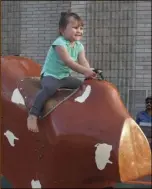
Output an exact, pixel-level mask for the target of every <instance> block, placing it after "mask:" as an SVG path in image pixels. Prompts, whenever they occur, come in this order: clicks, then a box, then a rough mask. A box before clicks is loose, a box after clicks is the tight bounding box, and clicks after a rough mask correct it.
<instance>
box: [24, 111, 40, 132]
mask: <svg viewBox="0 0 152 189" xmlns="http://www.w3.org/2000/svg"><path fill="white" fill-rule="evenodd" d="M27 128H28V130H30V131H32V132H36V133H37V132H39V128H38V125H37V117H36V116H35V115H31V114H30V115H29V116H28V118H27Z"/></svg>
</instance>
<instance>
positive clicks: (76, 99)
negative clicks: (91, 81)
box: [75, 85, 91, 103]
mask: <svg viewBox="0 0 152 189" xmlns="http://www.w3.org/2000/svg"><path fill="white" fill-rule="evenodd" d="M90 93H91V86H90V85H88V86H87V87H86V89H85V91H84V93H83V94H82V95H81V96H79V97H77V98H75V101H76V102H80V103H82V102H84V101H85V100H86V99H87V98H88V96H89V95H90Z"/></svg>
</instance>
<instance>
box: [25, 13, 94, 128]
mask: <svg viewBox="0 0 152 189" xmlns="http://www.w3.org/2000/svg"><path fill="white" fill-rule="evenodd" d="M59 32H60V36H59V37H58V38H57V39H56V40H55V41H54V42H53V44H52V45H51V47H50V49H49V51H48V54H47V56H46V59H45V63H44V66H43V69H42V71H41V85H42V89H41V90H40V91H39V92H38V93H37V95H36V98H35V101H34V103H33V106H32V108H31V110H30V113H29V116H28V119H27V127H28V129H29V130H31V131H33V132H38V131H39V129H38V125H37V119H38V117H39V115H40V113H41V110H42V108H43V106H44V104H45V102H46V101H47V100H48V99H49V98H50V97H51V96H52V95H54V94H55V92H56V90H57V89H58V88H61V87H62V88H63V87H67V88H72V89H76V88H78V87H79V86H80V85H81V83H82V81H81V80H79V79H77V78H74V77H71V76H70V72H71V70H74V71H76V72H78V73H81V74H84V76H85V77H86V78H88V77H94V76H95V75H96V74H95V72H93V71H92V69H91V68H90V66H89V63H88V61H87V60H86V57H85V51H84V47H83V45H82V43H81V42H80V40H81V38H82V35H83V21H82V19H81V18H80V17H79V16H78V15H77V14H76V13H72V12H71V13H61V18H60V21H59Z"/></svg>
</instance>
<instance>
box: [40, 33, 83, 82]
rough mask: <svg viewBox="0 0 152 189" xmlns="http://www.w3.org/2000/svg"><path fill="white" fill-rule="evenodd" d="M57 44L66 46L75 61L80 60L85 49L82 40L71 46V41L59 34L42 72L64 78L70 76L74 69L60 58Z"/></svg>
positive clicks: (45, 74)
mask: <svg viewBox="0 0 152 189" xmlns="http://www.w3.org/2000/svg"><path fill="white" fill-rule="evenodd" d="M55 46H63V47H65V48H66V49H67V51H68V53H69V55H70V56H71V58H72V59H73V61H75V62H77V61H78V55H79V53H80V52H81V51H82V50H83V49H84V46H83V45H82V43H81V42H80V41H76V42H75V45H74V47H71V46H70V41H67V40H66V39H65V38H64V37H63V36H59V37H58V38H57V39H56V40H55V41H54V42H53V44H52V45H51V47H50V49H49V51H48V53H47V56H46V59H45V63H44V65H43V68H42V71H41V74H43V75H44V76H49V75H50V76H53V77H55V78H57V79H62V78H64V77H68V76H69V75H70V73H71V71H72V70H71V69H70V68H69V67H68V66H66V65H65V63H64V62H63V61H62V60H61V59H60V57H59V55H58V54H57V52H56V51H55V48H54V47H55Z"/></svg>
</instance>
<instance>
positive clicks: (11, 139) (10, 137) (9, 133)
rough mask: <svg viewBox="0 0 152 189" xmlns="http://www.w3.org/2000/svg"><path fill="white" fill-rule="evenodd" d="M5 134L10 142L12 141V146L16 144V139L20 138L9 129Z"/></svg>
mask: <svg viewBox="0 0 152 189" xmlns="http://www.w3.org/2000/svg"><path fill="white" fill-rule="evenodd" d="M4 135H5V136H6V138H7V139H8V142H9V143H10V145H11V146H13V147H14V146H15V144H14V140H19V138H17V137H16V136H15V135H14V134H13V133H12V132H11V131H9V130H7V131H6V132H5V133H4Z"/></svg>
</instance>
